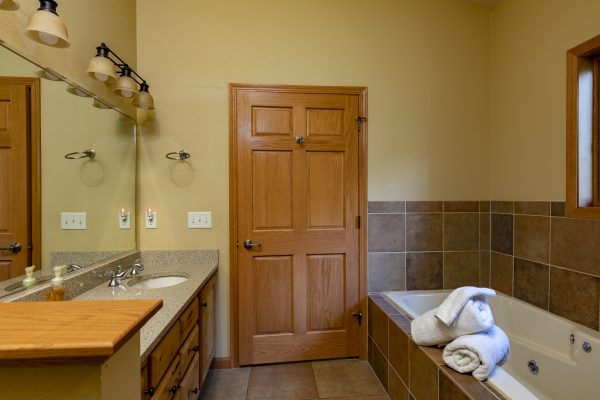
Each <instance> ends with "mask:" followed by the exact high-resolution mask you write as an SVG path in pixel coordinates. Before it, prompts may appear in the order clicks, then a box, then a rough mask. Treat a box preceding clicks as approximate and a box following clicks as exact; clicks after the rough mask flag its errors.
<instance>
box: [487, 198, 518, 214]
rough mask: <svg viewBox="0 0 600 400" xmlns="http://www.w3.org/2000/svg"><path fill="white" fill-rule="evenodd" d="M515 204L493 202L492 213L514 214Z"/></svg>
mask: <svg viewBox="0 0 600 400" xmlns="http://www.w3.org/2000/svg"><path fill="white" fill-rule="evenodd" d="M514 211H515V203H514V202H512V201H492V205H491V212H493V213H499V214H513V213H514Z"/></svg>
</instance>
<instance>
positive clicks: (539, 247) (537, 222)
mask: <svg viewBox="0 0 600 400" xmlns="http://www.w3.org/2000/svg"><path fill="white" fill-rule="evenodd" d="M514 231H515V243H514V246H515V257H521V258H526V259H528V260H533V261H538V262H541V263H545V264H547V263H548V262H549V257H550V255H549V252H550V218H549V217H532V216H529V215H515V229H514Z"/></svg>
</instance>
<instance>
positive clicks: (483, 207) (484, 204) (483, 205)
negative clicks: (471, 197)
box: [479, 201, 492, 213]
mask: <svg viewBox="0 0 600 400" xmlns="http://www.w3.org/2000/svg"><path fill="white" fill-rule="evenodd" d="M491 209H492V202H491V201H480V202H479V212H487V213H489V212H490V210H491Z"/></svg>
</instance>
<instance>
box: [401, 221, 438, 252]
mask: <svg viewBox="0 0 600 400" xmlns="http://www.w3.org/2000/svg"><path fill="white" fill-rule="evenodd" d="M442 238H443V217H442V214H437V213H436V214H433V213H432V214H409V215H407V216H406V250H407V251H441V250H442V246H443V244H442Z"/></svg>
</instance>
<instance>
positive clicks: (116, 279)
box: [105, 259, 144, 287]
mask: <svg viewBox="0 0 600 400" xmlns="http://www.w3.org/2000/svg"><path fill="white" fill-rule="evenodd" d="M143 270H144V266H143V265H142V263H141V260H139V259H138V260H135V262H134V263H133V265H132V266H131V267H129V268H125V269H123V266H122V265H118V266H117V270H116V271H107V272H106V273H105V275H106V276H110V281H109V282H108V286H109V287H117V286H119V283H120V282H121V280H123V279H125V278H133V277H136V276H138V275H139V274H140V273H141V272H142V271H143Z"/></svg>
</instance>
